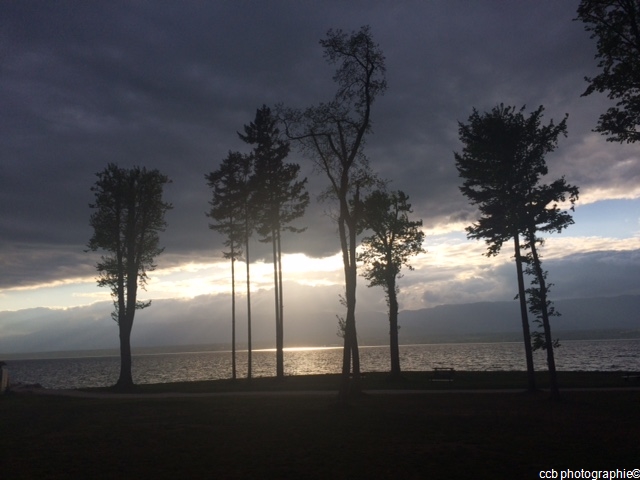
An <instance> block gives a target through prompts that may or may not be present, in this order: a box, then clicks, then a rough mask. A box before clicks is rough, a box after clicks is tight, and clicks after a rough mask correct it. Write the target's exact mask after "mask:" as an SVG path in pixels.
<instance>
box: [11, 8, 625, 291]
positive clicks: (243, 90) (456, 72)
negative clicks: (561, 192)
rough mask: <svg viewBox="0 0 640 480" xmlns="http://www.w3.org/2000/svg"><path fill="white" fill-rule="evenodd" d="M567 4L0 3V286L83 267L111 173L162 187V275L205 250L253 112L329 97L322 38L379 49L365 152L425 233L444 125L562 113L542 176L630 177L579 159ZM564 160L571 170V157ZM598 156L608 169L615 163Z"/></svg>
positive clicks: (580, 70) (320, 208) (577, 56)
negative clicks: (103, 183)
mask: <svg viewBox="0 0 640 480" xmlns="http://www.w3.org/2000/svg"><path fill="white" fill-rule="evenodd" d="M576 7H577V2H576V4H574V3H573V2H551V1H548V2H530V3H524V2H508V3H505V2H497V1H496V2H493V1H489V2H472V3H470V2H462V1H459V2H458V1H456V2H419V1H415V2H373V3H371V2H366V3H365V2H338V1H334V2H322V4H314V3H308V2H278V1H275V2H209V3H206V2H153V3H147V2H135V3H131V2H118V1H114V2H97V3H96V2H92V3H83V2H53V3H51V2H17V1H8V2H2V4H0V55H1V56H2V58H3V61H2V67H1V68H2V75H0V104H1V105H2V111H3V115H2V117H1V118H0V128H1V129H2V132H3V133H2V137H1V138H0V159H1V163H0V248H1V253H0V264H1V265H2V270H3V275H2V279H0V287H5V288H6V287H10V286H17V285H28V284H33V283H38V282H41V281H43V280H46V281H50V280H55V279H57V278H67V277H69V276H71V277H73V276H80V275H86V274H87V272H88V271H89V270H90V267H91V265H92V263H93V258H92V257H91V256H88V255H83V254H82V250H83V248H84V245H85V244H86V242H87V240H88V239H89V237H90V235H91V231H90V228H89V226H88V218H89V213H90V212H89V209H88V207H87V204H88V203H89V202H90V201H91V192H90V191H89V189H90V187H91V185H92V184H93V182H94V180H95V176H94V174H95V173H96V172H97V171H100V170H102V169H103V168H104V167H105V166H106V164H107V163H108V162H117V163H119V164H120V165H123V166H130V165H134V164H139V165H145V166H147V167H150V168H159V169H160V170H161V171H162V172H163V173H166V174H167V175H169V177H170V178H172V180H173V184H172V185H170V186H169V187H168V188H167V191H166V196H167V199H168V200H169V201H171V202H173V204H174V207H175V208H174V210H173V211H172V212H170V213H169V215H168V222H169V228H168V230H167V231H166V233H165V234H164V235H163V237H162V238H163V244H164V245H165V246H166V254H165V256H164V257H163V266H168V265H167V262H168V263H169V264H171V263H172V262H175V263H179V262H181V261H183V260H184V259H186V258H189V259H192V260H193V259H202V258H211V257H212V256H217V255H218V254H219V253H218V251H219V245H220V243H221V240H220V239H219V238H217V237H216V236H215V235H214V234H213V233H212V232H211V231H209V230H208V229H207V219H206V217H205V216H204V212H205V211H206V210H207V208H208V206H207V201H208V200H209V192H208V191H207V187H206V185H205V182H204V177H203V176H204V174H205V173H207V172H209V171H211V170H214V169H215V168H216V167H217V165H218V163H219V162H220V161H221V159H222V158H224V157H225V156H226V154H227V152H228V151H229V150H235V149H244V148H246V147H245V146H244V145H242V143H241V142H240V141H239V140H238V138H237V136H236V131H238V130H240V129H241V128H242V125H243V124H245V123H248V122H250V121H251V120H252V119H253V116H254V113H255V109H256V108H257V107H259V106H260V105H262V104H263V103H266V104H269V105H273V104H275V103H277V102H284V103H285V104H287V105H290V106H293V107H305V106H308V105H311V104H315V103H318V102H320V101H322V100H326V99H330V98H331V96H332V94H333V84H332V81H331V77H332V73H333V72H332V67H331V66H329V65H327V64H326V63H325V62H324V60H323V58H322V51H321V49H320V46H319V45H318V40H319V39H320V38H322V37H323V36H324V34H325V32H326V31H327V30H328V29H329V28H343V29H345V30H347V31H350V30H356V29H358V28H359V27H360V26H361V25H363V24H370V25H371V27H372V32H373V35H374V37H375V39H376V41H377V42H379V43H380V45H381V47H382V49H383V51H384V52H385V55H386V59H387V69H388V83H389V90H388V93H387V94H386V95H385V96H384V97H382V98H380V99H379V100H378V101H377V102H376V104H375V105H374V112H373V130H374V134H373V135H372V136H371V137H370V138H369V140H368V143H367V155H368V156H369V157H370V159H371V161H372V164H373V166H374V167H375V168H376V169H377V170H378V171H379V172H380V173H381V175H382V176H384V177H386V178H389V179H391V180H393V182H394V183H393V186H394V187H395V188H402V189H404V190H405V191H406V192H407V193H408V194H409V195H410V196H411V197H412V202H413V204H414V210H415V212H416V215H417V216H419V217H421V218H423V219H424V221H425V225H432V224H434V223H436V222H441V221H446V220H447V219H450V218H460V217H461V216H464V215H466V214H468V213H469V211H470V209H469V207H468V205H467V203H466V201H465V199H464V198H463V197H462V196H461V195H460V194H459V192H458V190H457V185H458V178H457V173H456V171H455V167H454V164H453V156H452V152H453V151H454V150H456V149H459V145H458V142H457V123H456V122H457V121H464V120H466V118H467V117H468V115H469V114H470V112H471V108H472V107H474V106H475V107H477V108H478V109H480V110H484V109H489V108H491V107H492V106H494V105H495V104H496V103H499V102H505V103H507V104H515V105H523V104H527V105H528V106H530V107H531V108H535V107H537V106H538V105H539V104H544V105H545V106H546V107H547V112H548V117H547V118H549V119H550V118H554V119H556V120H559V119H560V118H562V116H563V115H564V114H565V113H570V120H569V131H570V136H569V138H568V139H567V140H563V141H562V142H561V147H560V149H559V151H558V153H557V154H556V155H554V156H553V160H554V161H555V162H556V164H555V165H554V166H553V169H552V170H553V171H554V172H558V174H565V173H566V174H567V175H568V177H569V179H570V180H572V181H576V182H577V183H579V184H580V185H581V186H582V187H583V188H587V189H588V188H590V187H595V186H599V185H600V184H601V183H602V182H605V181H606V182H608V183H609V184H611V185H617V184H624V182H628V181H631V180H630V178H633V175H630V174H629V171H624V172H623V173H621V174H620V177H616V176H615V175H614V174H611V173H609V174H608V175H607V176H606V177H603V175H602V170H603V166H602V165H601V164H599V163H597V162H596V161H595V160H597V159H599V158H601V156H598V155H595V154H594V153H593V152H592V151H591V150H589V151H585V148H586V147H584V139H585V138H586V137H587V136H588V135H589V132H590V129H591V128H592V127H593V126H594V125H595V122H596V119H597V115H598V114H599V112H600V111H602V110H603V109H604V107H605V106H606V99H603V98H596V97H589V98H587V99H582V98H580V97H579V95H580V94H581V93H582V91H583V90H584V88H585V82H584V81H583V77H584V76H585V75H591V74H593V73H594V69H595V62H594V60H593V54H594V53H595V47H594V45H593V42H592V41H591V40H590V39H589V38H588V35H587V33H586V32H584V31H583V28H582V25H581V24H579V23H577V22H572V18H573V17H574V16H575V9H576ZM602 145H604V141H602V142H596V147H598V146H600V147H601V146H602ZM581 146H582V147H581ZM580 148H582V150H580ZM606 148H610V146H609V145H606ZM576 151H580V152H581V153H582V154H583V155H582V157H581V158H585V159H586V163H585V164H581V163H580V159H579V158H578V159H577V158H575V156H573V157H572V156H571V155H570V154H571V153H572V152H576ZM611 151H615V150H611ZM610 155H611V157H613V158H608V159H607V161H609V162H613V163H615V162H617V161H619V160H621V159H620V158H618V157H617V156H616V155H617V154H615V153H612V154H610ZM290 159H291V161H297V162H300V163H301V164H302V166H303V174H304V175H307V176H308V177H309V187H310V190H311V191H312V192H313V193H314V194H316V193H318V192H319V191H320V190H321V189H322V187H323V184H324V181H323V179H322V178H321V177H317V176H314V175H313V172H312V169H311V165H310V163H309V161H308V160H307V159H304V158H302V157H301V156H300V155H299V154H298V153H296V152H295V151H294V153H293V154H292V155H291V157H290ZM594 159H595V160H594ZM636 166H637V164H636ZM634 168H635V167H634ZM567 169H570V171H567ZM633 172H634V173H635V175H637V173H638V172H637V169H636V170H633ZM623 174H624V175H623ZM327 208H329V207H328V206H327V205H319V204H317V203H316V202H313V203H312V206H311V207H310V209H309V213H308V215H307V217H306V218H305V219H304V220H303V221H302V222H301V223H302V224H306V225H308V226H309V230H308V231H307V232H306V233H305V234H302V235H300V236H296V237H295V238H288V239H286V241H285V245H284V246H285V249H286V250H288V251H304V252H306V253H308V254H311V255H324V254H327V253H331V252H335V251H336V250H338V244H337V242H336V238H335V227H334V226H333V225H332V224H331V222H330V220H329V218H328V217H327V216H326V215H325V213H324V211H325V210H326V209H327ZM257 248H258V250H257V252H256V253H257V254H258V255H266V253H267V252H266V250H260V248H261V247H260V246H258V247H257Z"/></svg>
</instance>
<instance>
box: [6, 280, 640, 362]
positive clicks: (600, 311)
mask: <svg viewBox="0 0 640 480" xmlns="http://www.w3.org/2000/svg"><path fill="white" fill-rule="evenodd" d="M300 292H301V293H303V294H305V295H307V296H306V297H305V296H302V295H299V296H298V298H297V300H298V302H297V303H294V302H291V307H290V308H289V309H288V310H287V315H286V317H285V318H286V327H285V346H286V347H297V346H329V345H331V346H340V345H342V339H341V338H339V337H338V336H337V335H336V332H337V331H338V328H337V320H336V314H339V313H340V312H341V307H340V306H339V305H337V302H336V300H335V295H334V294H333V293H332V292H329V291H325V290H320V291H319V293H318V291H317V289H313V288H307V289H303V290H300ZM322 292H324V296H323V297H320V294H321V293H322ZM256 297H257V300H256V302H255V304H256V307H258V306H262V308H261V311H262V314H260V315H257V314H256V315H254V323H253V328H252V334H253V346H254V348H273V347H274V340H273V337H274V334H273V317H272V315H271V316H270V315H269V314H268V313H269V312H271V309H270V308H266V307H265V306H264V305H269V302H270V301H271V295H270V292H266V293H265V292H263V295H262V297H260V295H256ZM227 300H228V299H227V298H226V297H223V296H219V297H214V296H202V297H196V298H195V299H192V300H175V299H167V300H158V301H157V302H156V301H154V305H155V306H154V307H153V308H150V309H148V310H147V309H145V310H143V311H141V312H140V314H139V315H137V316H136V323H135V325H134V331H133V341H132V346H133V348H134V349H135V348H153V347H165V346H189V345H197V344H213V343H217V344H220V345H225V344H228V343H229V342H230V339H231V334H230V321H229V316H228V310H229V309H228V302H227ZM263 304H264V305H263ZM311 304H317V305H321V307H320V308H311V309H310V308H309V307H308V305H311ZM554 304H555V306H556V308H557V310H558V311H559V312H560V313H561V314H562V316H560V317H553V318H552V319H551V326H552V333H553V336H554V338H560V340H561V341H562V340H569V339H579V338H589V339H597V338H600V339H605V338H625V337H636V338H637V337H640V295H624V296H617V297H602V298H581V299H570V300H557V301H555V302H554ZM111 309H112V305H111V303H110V302H102V303H98V304H93V305H90V306H86V307H76V308H73V309H68V310H56V309H48V308H41V307H40V308H32V309H26V310H19V311H16V312H10V311H5V312H0V325H2V331H1V332H0V333H2V334H3V335H2V336H0V357H3V356H6V355H7V354H19V353H23V352H51V351H72V350H74V351H75V350H95V349H114V348H115V349H117V347H118V340H117V338H118V337H117V328H116V325H115V324H114V322H113V321H112V320H111V319H110V318H109V316H110V311H111ZM257 310H258V308H257ZM265 312H266V313H265ZM238 322H239V323H238V329H239V330H238V337H237V339H238V348H245V345H246V333H244V331H243V330H242V327H243V326H244V325H245V322H246V320H245V317H244V315H243V314H242V313H239V316H238ZM356 322H357V329H358V339H359V342H360V345H386V344H388V342H389V322H388V319H387V316H386V312H384V311H381V309H380V307H379V306H378V305H376V306H375V307H374V304H372V303H369V304H367V303H366V302H361V303H360V304H359V306H358V308H357V310H356ZM399 322H400V343H402V344H410V343H440V342H496V341H521V340H522V325H521V321H520V309H519V303H518V302H517V301H515V300H514V301H507V302H479V303H467V304H457V305H455V304H454V305H441V306H436V307H431V308H425V309H421V310H404V311H402V312H400V317H399ZM534 327H535V325H534V324H532V328H534ZM0 360H1V358H0Z"/></svg>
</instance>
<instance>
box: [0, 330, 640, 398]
mask: <svg viewBox="0 0 640 480" xmlns="http://www.w3.org/2000/svg"><path fill="white" fill-rule="evenodd" d="M555 353H556V365H557V369H558V370H566V371H634V372H638V371H640V339H630V340H589V341H586V340H580V341H577V340H576V341H565V342H563V343H562V346H561V347H560V348H559V349H557V350H556V352H555ZM252 357H253V366H252V367H253V368H252V370H253V376H254V377H269V376H275V371H276V365H275V362H276V356H275V351H273V350H257V351H254V352H253V356H252ZM236 359H237V376H238V377H239V378H242V377H245V376H246V371H247V352H246V351H245V352H238V353H237V355H236ZM360 359H361V360H360V361H361V370H362V371H363V372H385V371H389V347H388V346H377V347H361V348H360ZM284 360H285V374H286V375H307V374H323V373H339V372H340V371H341V365H342V348H339V347H337V348H309V349H289V350H285V354H284ZM400 362H401V367H402V369H403V370H405V371H421V370H432V369H433V368H434V367H439V366H440V367H452V368H455V369H456V370H469V371H509V370H520V371H524V370H526V365H525V359H524V347H523V345H522V343H516V342H513V343H457V344H430V345H403V346H401V347H400ZM534 363H535V367H536V370H544V369H546V360H545V353H544V352H543V351H537V352H535V357H534ZM6 364H7V368H8V369H9V375H10V378H11V381H12V382H22V383H27V384H33V383H39V384H40V385H42V386H43V387H46V388H83V387H102V386H109V385H113V384H114V383H115V382H116V380H117V379H118V373H119V368H120V358H119V357H118V356H93V357H92V356H86V357H80V358H51V359H37V360H7V361H6ZM223 378H231V353H230V352H220V351H205V352H185V353H154V354H145V355H134V357H133V379H134V382H136V383H139V384H143V383H165V382H180V381H196V380H216V379H223Z"/></svg>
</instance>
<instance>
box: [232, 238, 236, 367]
mask: <svg viewBox="0 0 640 480" xmlns="http://www.w3.org/2000/svg"><path fill="white" fill-rule="evenodd" d="M235 262H236V252H235V251H234V248H233V240H232V241H231V378H232V379H233V380H235V379H236V267H235Z"/></svg>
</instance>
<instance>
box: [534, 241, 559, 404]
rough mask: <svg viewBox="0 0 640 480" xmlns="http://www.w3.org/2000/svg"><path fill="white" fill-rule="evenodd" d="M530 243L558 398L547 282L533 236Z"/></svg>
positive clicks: (552, 384) (554, 393)
mask: <svg viewBox="0 0 640 480" xmlns="http://www.w3.org/2000/svg"><path fill="white" fill-rule="evenodd" d="M529 243H530V245H531V255H532V257H533V268H534V269H535V272H536V277H537V278H538V287H539V288H540V313H541V314H542V326H543V328H544V341H545V343H546V346H547V349H546V350H547V366H548V367H549V381H550V387H551V398H553V399H554V400H558V399H559V398H560V389H559V387H558V375H557V373H556V361H555V357H554V354H553V339H552V337H551V323H550V322H549V311H548V309H547V284H546V281H545V279H544V273H543V271H542V265H541V264H540V258H539V257H538V250H537V248H536V242H535V236H532V239H531V240H529Z"/></svg>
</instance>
